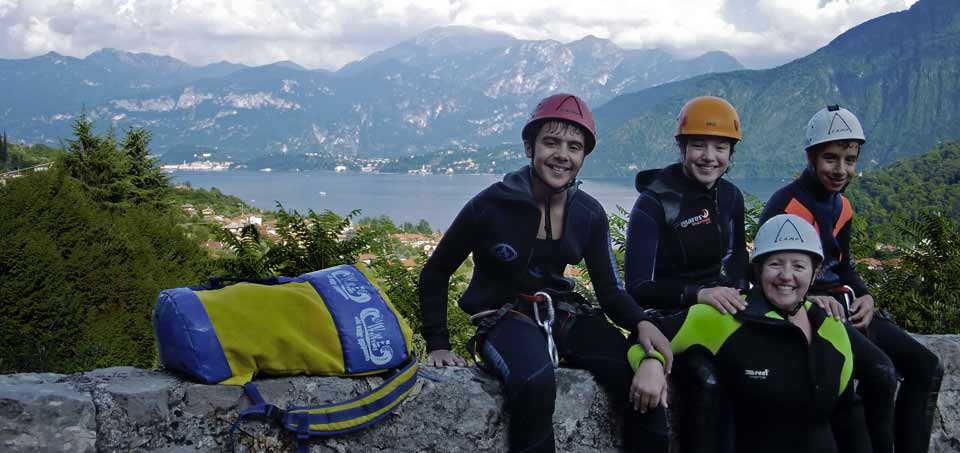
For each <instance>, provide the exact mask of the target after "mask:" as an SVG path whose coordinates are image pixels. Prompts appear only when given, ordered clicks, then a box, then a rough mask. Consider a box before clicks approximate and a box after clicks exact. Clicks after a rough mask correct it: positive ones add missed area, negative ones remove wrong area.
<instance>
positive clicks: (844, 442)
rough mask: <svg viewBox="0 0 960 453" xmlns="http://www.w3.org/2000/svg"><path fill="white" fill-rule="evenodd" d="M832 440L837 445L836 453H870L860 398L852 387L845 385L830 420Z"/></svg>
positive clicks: (871, 449) (868, 436) (870, 448)
mask: <svg viewBox="0 0 960 453" xmlns="http://www.w3.org/2000/svg"><path fill="white" fill-rule="evenodd" d="M830 425H831V429H832V430H833V438H834V440H835V441H836V443H837V451H843V452H848V451H849V452H853V453H870V452H872V451H873V448H872V447H871V445H870V435H869V432H868V430H867V420H866V417H865V415H864V412H863V403H862V401H861V400H860V396H859V395H857V393H856V392H854V391H853V385H852V384H851V385H847V388H846V390H844V392H843V394H841V395H840V399H839V401H837V408H836V410H835V411H834V413H833V416H832V417H831V418H830Z"/></svg>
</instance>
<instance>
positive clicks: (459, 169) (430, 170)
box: [160, 151, 496, 175]
mask: <svg viewBox="0 0 960 453" xmlns="http://www.w3.org/2000/svg"><path fill="white" fill-rule="evenodd" d="M447 153H448V154H452V153H453V151H448V152H447ZM304 156H306V157H307V158H323V157H329V156H327V155H326V154H322V153H305V154H304ZM194 157H195V158H196V159H197V160H194V161H190V162H187V161H183V162H181V163H179V164H163V165H161V166H160V168H161V169H162V170H163V171H165V172H167V173H174V172H178V171H185V172H208V171H228V170H256V171H262V172H272V171H274V169H273V168H271V167H264V168H249V166H247V165H245V164H236V163H235V162H232V161H213V160H210V159H211V157H212V154H211V153H203V154H195V155H194ZM336 159H337V162H339V163H340V164H339V165H336V166H334V167H333V171H335V172H337V173H343V172H352V171H359V172H361V173H380V172H381V170H382V169H383V168H384V167H385V166H387V165H388V164H390V163H396V161H397V159H391V158H386V157H374V158H360V157H353V156H343V155H338V156H336ZM492 164H496V162H492ZM479 169H480V164H478V163H477V162H475V161H474V160H473V159H471V158H469V157H468V158H464V159H460V160H457V161H454V162H450V163H448V164H445V165H443V166H442V167H437V168H434V166H433V165H431V164H422V165H420V167H419V168H414V169H410V170H407V173H408V174H411V175H434V174H447V175H452V174H455V173H471V174H472V173H477V171H478V170H479ZM293 171H300V169H299V168H295V169H293Z"/></svg>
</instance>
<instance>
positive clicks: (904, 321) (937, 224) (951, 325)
mask: <svg viewBox="0 0 960 453" xmlns="http://www.w3.org/2000/svg"><path fill="white" fill-rule="evenodd" d="M896 227H897V228H898V230H899V232H900V233H901V234H902V235H903V237H904V238H905V239H906V240H908V241H909V242H910V244H911V245H910V246H908V247H905V248H904V249H903V253H902V255H901V256H900V259H901V261H900V265H899V266H897V267H892V268H885V269H884V270H882V271H880V272H871V273H868V274H867V275H866V276H867V277H868V278H867V281H868V283H869V284H870V286H871V291H872V292H873V293H874V295H875V296H876V298H877V301H878V303H879V304H880V306H881V308H884V309H886V310H888V311H889V312H890V313H891V314H893V316H894V318H895V319H896V320H897V322H898V323H899V324H900V325H901V326H902V327H903V328H905V329H907V330H909V331H911V332H918V333H927V334H936V333H946V334H956V333H960V280H958V279H957V275H960V233H958V231H957V225H956V223H955V221H954V220H952V219H950V218H949V217H947V216H945V215H943V214H939V213H929V212H921V213H920V215H919V216H918V218H917V219H914V220H903V221H900V222H898V223H897V225H896Z"/></svg>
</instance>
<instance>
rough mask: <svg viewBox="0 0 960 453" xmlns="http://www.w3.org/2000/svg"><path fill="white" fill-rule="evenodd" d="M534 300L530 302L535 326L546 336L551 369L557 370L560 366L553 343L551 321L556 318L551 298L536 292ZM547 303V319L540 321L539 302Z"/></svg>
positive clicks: (544, 293)
mask: <svg viewBox="0 0 960 453" xmlns="http://www.w3.org/2000/svg"><path fill="white" fill-rule="evenodd" d="M534 297H535V299H534V300H533V301H532V302H531V303H532V304H533V317H534V319H535V320H536V322H537V325H539V326H540V328H541V329H543V333H545V334H546V335H547V354H549V355H550V362H551V363H553V367H554V368H557V367H558V366H560V354H559V353H558V352H557V344H556V343H554V341H553V320H554V318H555V316H556V313H555V312H554V309H553V298H551V297H550V295H549V294H547V293H546V292H543V291H537V292H536V293H535V294H534ZM541 301H543V302H546V303H547V319H545V320H541V319H540V306H539V304H540V302H541Z"/></svg>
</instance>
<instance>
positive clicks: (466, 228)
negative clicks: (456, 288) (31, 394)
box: [419, 199, 477, 352]
mask: <svg viewBox="0 0 960 453" xmlns="http://www.w3.org/2000/svg"><path fill="white" fill-rule="evenodd" d="M475 200H476V199H473V200H470V201H469V202H467V204H466V205H464V207H463V209H461V210H460V213H459V214H457V217H456V218H455V219H454V220H453V223H452V224H451V225H450V228H448V229H447V232H446V233H445V234H444V235H443V238H442V239H440V243H439V244H437V248H436V249H435V250H434V251H433V253H432V254H431V255H430V258H429V259H427V262H426V263H425V264H424V265H423V270H422V271H420V283H419V289H420V318H421V320H422V323H423V327H422V333H423V338H424V339H425V340H426V342H427V351H428V352H429V351H433V350H436V349H450V332H449V331H448V330H447V287H448V285H449V284H450V276H451V275H453V273H454V272H456V270H457V268H458V267H460V264H462V263H463V260H465V259H466V258H467V256H468V255H469V254H470V250H471V244H472V238H474V237H475V236H474V232H475V230H476V226H475V222H476V220H477V216H476V213H475V212H474V211H475V203H476V202H475Z"/></svg>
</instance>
